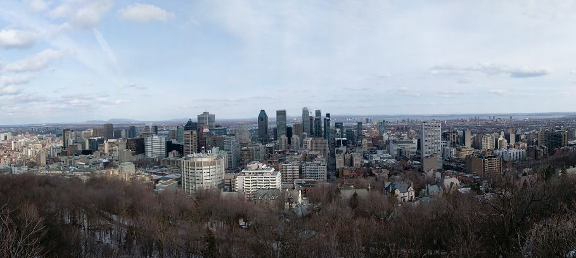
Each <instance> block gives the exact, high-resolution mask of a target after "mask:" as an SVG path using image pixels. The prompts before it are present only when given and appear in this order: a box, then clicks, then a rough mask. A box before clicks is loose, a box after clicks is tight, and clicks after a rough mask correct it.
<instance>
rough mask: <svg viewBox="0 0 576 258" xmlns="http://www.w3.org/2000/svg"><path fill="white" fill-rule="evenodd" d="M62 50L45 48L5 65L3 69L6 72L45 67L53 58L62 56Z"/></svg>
mask: <svg viewBox="0 0 576 258" xmlns="http://www.w3.org/2000/svg"><path fill="white" fill-rule="evenodd" d="M62 55H63V52H62V51H56V50H52V49H46V50H44V51H42V52H40V53H38V54H36V55H33V56H29V57H26V58H25V59H23V60H20V61H16V62H14V63H12V64H9V65H7V66H6V67H5V68H4V70H5V71H8V72H35V71H41V70H44V69H46V68H47V67H48V66H49V65H50V63H52V62H53V61H54V60H56V59H58V58H60V57H62Z"/></svg>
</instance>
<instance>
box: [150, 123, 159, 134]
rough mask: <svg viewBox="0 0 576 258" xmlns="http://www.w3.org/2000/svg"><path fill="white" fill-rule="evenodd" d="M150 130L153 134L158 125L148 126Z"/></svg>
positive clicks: (156, 132)
mask: <svg viewBox="0 0 576 258" xmlns="http://www.w3.org/2000/svg"><path fill="white" fill-rule="evenodd" d="M150 132H153V133H154V134H158V126H157V125H153V126H152V127H150Z"/></svg>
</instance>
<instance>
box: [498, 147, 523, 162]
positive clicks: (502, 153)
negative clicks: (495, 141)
mask: <svg viewBox="0 0 576 258" xmlns="http://www.w3.org/2000/svg"><path fill="white" fill-rule="evenodd" d="M494 155H496V156H498V157H501V158H502V160H504V161H517V160H525V159H526V150H522V149H502V150H494Z"/></svg>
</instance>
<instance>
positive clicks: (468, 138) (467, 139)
mask: <svg viewBox="0 0 576 258" xmlns="http://www.w3.org/2000/svg"><path fill="white" fill-rule="evenodd" d="M464 146H466V148H472V132H471V131H470V129H466V130H464Z"/></svg>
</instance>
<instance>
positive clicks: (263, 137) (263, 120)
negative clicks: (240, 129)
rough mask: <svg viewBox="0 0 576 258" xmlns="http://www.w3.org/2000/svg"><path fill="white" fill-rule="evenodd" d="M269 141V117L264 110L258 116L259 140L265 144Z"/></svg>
mask: <svg viewBox="0 0 576 258" xmlns="http://www.w3.org/2000/svg"><path fill="white" fill-rule="evenodd" d="M268 139H269V136H268V115H267V114H266V111H264V109H262V110H260V114H259V115H258V140H259V141H260V142H264V143H265V142H268Z"/></svg>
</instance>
